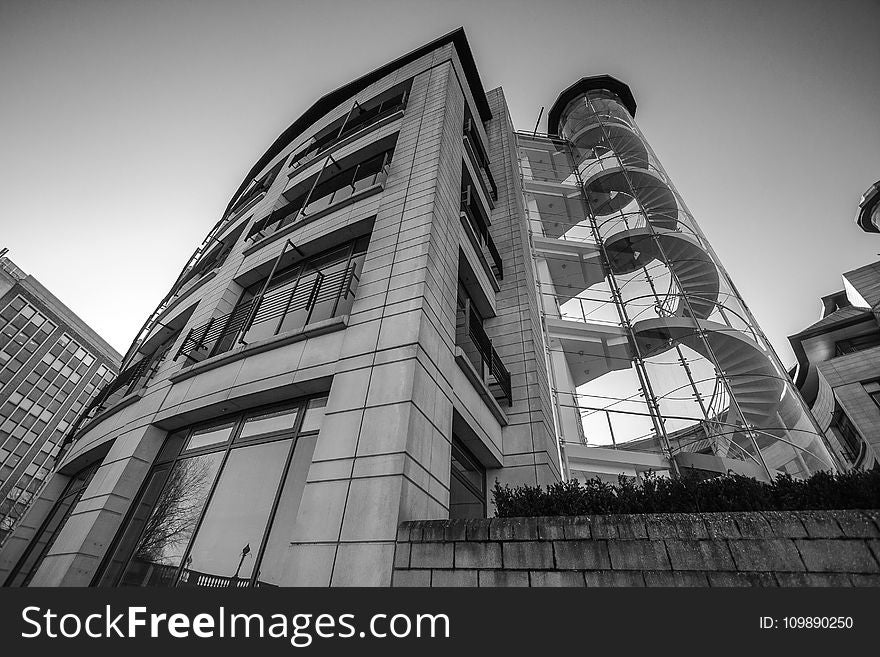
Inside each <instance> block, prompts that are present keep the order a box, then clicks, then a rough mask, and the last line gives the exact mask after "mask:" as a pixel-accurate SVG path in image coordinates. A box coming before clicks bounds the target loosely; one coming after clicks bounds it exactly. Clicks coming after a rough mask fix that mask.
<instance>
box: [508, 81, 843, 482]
mask: <svg viewBox="0 0 880 657" xmlns="http://www.w3.org/2000/svg"><path fill="white" fill-rule="evenodd" d="M635 109H636V104H635V100H634V98H633V96H632V93H631V91H630V89H629V87H627V86H626V85H625V84H623V83H622V82H620V81H619V80H616V79H614V78H611V77H609V76H599V77H591V78H584V79H582V80H580V81H579V82H577V83H575V84H574V85H572V86H571V87H569V88H568V89H567V90H566V91H564V92H563V93H562V94H561V95H560V97H559V99H558V100H557V101H556V103H555V104H554V105H553V107H552V108H551V110H550V112H549V114H548V132H549V133H550V134H548V135H538V134H533V133H528V134H525V133H519V134H518V149H519V158H520V168H521V173H522V180H523V192H524V196H525V207H526V212H527V217H528V220H529V225H530V232H531V239H532V252H533V255H534V258H535V271H536V276H537V281H536V284H537V286H538V290H539V295H540V298H541V302H542V311H543V316H544V330H545V332H544V340H545V347H546V350H547V360H548V364H549V366H550V368H549V369H550V374H551V387H552V389H553V392H554V401H555V406H556V416H555V420H556V425H557V427H556V428H557V433H558V435H559V437H560V444H561V445H562V446H563V449H564V454H565V458H564V460H565V461H566V464H567V467H568V475H569V476H571V477H578V476H586V477H592V476H597V475H598V476H600V477H606V478H609V479H612V478H614V479H616V476H617V475H618V474H628V475H637V474H638V473H639V472H643V471H645V470H655V471H664V470H665V471H669V472H673V473H680V472H682V471H685V470H687V471H690V472H696V473H700V474H703V475H704V476H705V475H707V474H716V473H719V472H731V471H733V472H738V473H742V474H747V475H750V476H754V477H757V478H760V479H765V480H766V479H772V478H774V477H775V476H776V475H777V474H779V473H788V474H791V475H792V476H795V477H805V476H809V475H810V474H811V473H813V472H816V471H819V470H835V469H837V466H836V463H835V461H834V459H833V457H832V456H831V453H830V451H829V450H828V449H827V447H826V445H825V442H824V439H823V437H822V435H821V432H820V430H819V429H818V428H817V427H816V425H815V423H814V421H813V419H812V417H811V416H810V414H809V412H808V411H807V410H806V407H805V406H804V404H803V401H802V400H801V398H800V396H799V395H798V392H797V390H796V389H795V388H794V386H793V385H792V383H791V381H790V380H789V378H788V376H787V374H786V372H785V370H784V369H783V367H782V365H781V364H780V362H779V359H778V358H777V356H776V354H775V353H774V351H773V349H772V347H771V346H770V344H769V342H768V341H767V338H766V337H765V336H764V334H763V333H762V332H761V330H760V328H759V327H758V325H757V323H756V322H755V319H754V317H752V315H751V313H750V312H749V310H748V308H747V307H746V305H745V303H744V301H743V300H742V298H741V296H740V295H739V293H738V292H737V290H736V287H735V286H734V285H733V282H732V281H731V280H730V277H729V276H728V274H727V272H726V271H725V270H724V268H723V267H722V265H721V263H720V261H719V260H718V258H717V256H716V255H715V253H714V251H713V250H712V248H711V246H710V245H709V243H708V241H707V240H706V238H705V236H704V235H703V233H702V231H701V230H700V228H699V226H698V225H697V223H696V221H695V220H694V218H693V216H692V215H691V213H690V211H689V210H688V209H687V206H686V205H685V203H684V201H683V200H682V198H681V196H680V195H679V193H678V192H677V191H676V189H675V187H674V185H673V184H672V181H671V180H670V178H669V176H668V175H667V173H666V171H665V170H664V169H663V167H662V165H661V164H660V162H659V160H658V159H657V157H656V155H655V154H654V152H653V150H652V149H651V147H650V146H649V145H648V143H647V141H646V140H645V138H644V136H643V135H642V133H641V132H640V130H639V128H638V126H637V125H636V124H635V121H634V120H633V116H634V115H635Z"/></svg>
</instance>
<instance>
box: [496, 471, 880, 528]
mask: <svg viewBox="0 0 880 657" xmlns="http://www.w3.org/2000/svg"><path fill="white" fill-rule="evenodd" d="M492 497H493V499H494V502H495V512H496V516H498V517H499V518H513V517H520V516H575V515H604V514H609V513H694V512H701V511H706V512H708V511H771V510H779V511H784V510H807V509H877V508H880V470H878V469H874V470H868V471H864V470H855V471H852V472H846V473H843V474H831V473H828V472H818V473H816V474H814V475H813V476H811V477H810V478H809V479H794V478H793V477H791V476H789V475H780V476H779V477H778V478H777V479H776V480H775V481H774V482H773V483H765V482H761V481H757V480H756V479H752V478H750V477H743V476H741V475H735V474H730V475H725V476H721V477H715V478H713V479H706V480H697V479H692V478H691V479H689V478H681V479H670V478H665V477H658V476H656V475H654V474H653V473H650V472H649V473H646V476H644V477H643V478H642V479H641V480H639V481H636V480H634V479H631V478H626V477H624V476H622V475H621V476H620V477H619V478H618V483H617V484H616V485H614V484H609V483H607V482H604V481H601V480H599V479H591V480H589V481H587V482H586V483H583V482H580V481H576V480H572V481H566V482H559V483H556V484H551V485H549V486H547V487H546V488H542V487H541V486H529V485H519V486H516V487H514V488H511V487H510V486H508V485H504V486H501V484H499V482H498V481H497V480H496V481H495V487H494V489H493V491H492Z"/></svg>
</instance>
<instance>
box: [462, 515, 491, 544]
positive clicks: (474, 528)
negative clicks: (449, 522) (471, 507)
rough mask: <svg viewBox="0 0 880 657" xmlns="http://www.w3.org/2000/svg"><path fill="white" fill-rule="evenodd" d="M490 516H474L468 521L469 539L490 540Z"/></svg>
mask: <svg viewBox="0 0 880 657" xmlns="http://www.w3.org/2000/svg"><path fill="white" fill-rule="evenodd" d="M490 522H491V520H490V519H488V518H474V519H469V520H468V521H467V529H466V531H465V533H466V535H467V540H469V541H488V540H489V523H490Z"/></svg>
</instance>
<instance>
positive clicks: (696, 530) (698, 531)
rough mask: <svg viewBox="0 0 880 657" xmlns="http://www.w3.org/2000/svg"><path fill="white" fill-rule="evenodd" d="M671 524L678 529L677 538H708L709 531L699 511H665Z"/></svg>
mask: <svg viewBox="0 0 880 657" xmlns="http://www.w3.org/2000/svg"><path fill="white" fill-rule="evenodd" d="M664 515H668V516H669V518H670V520H671V521H672V524H673V525H674V526H675V528H676V529H677V530H678V536H679V538H685V539H701V538H709V531H708V530H707V528H706V523H705V522H704V521H703V516H702V515H701V514H699V513H667V514H664Z"/></svg>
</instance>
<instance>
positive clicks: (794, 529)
mask: <svg viewBox="0 0 880 657" xmlns="http://www.w3.org/2000/svg"><path fill="white" fill-rule="evenodd" d="M761 515H762V516H764V519H765V520H767V522H768V523H770V528H771V529H772V530H773V535H774V536H775V537H777V538H806V537H807V535H808V534H807V530H806V528H805V527H804V523H802V522H801V519H800V518H798V516H797V515H795V514H794V513H792V512H791V511H763V512H762V513H761Z"/></svg>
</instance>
